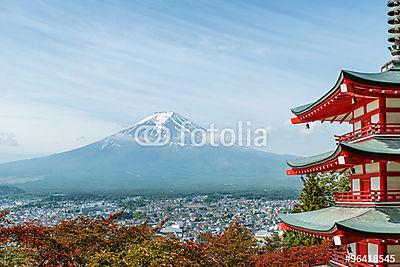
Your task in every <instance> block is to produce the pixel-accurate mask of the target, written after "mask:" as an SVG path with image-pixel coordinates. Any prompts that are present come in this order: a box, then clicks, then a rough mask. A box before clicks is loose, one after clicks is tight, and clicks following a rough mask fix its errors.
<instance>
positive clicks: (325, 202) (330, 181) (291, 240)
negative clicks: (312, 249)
mask: <svg viewBox="0 0 400 267" xmlns="http://www.w3.org/2000/svg"><path fill="white" fill-rule="evenodd" d="M301 179H302V181H303V189H302V192H301V193H300V196H299V203H298V204H297V205H295V206H294V208H293V212H306V211H313V210H319V209H322V208H326V207H329V206H332V205H334V204H335V197H334V192H338V191H349V190H350V180H349V174H348V173H344V174H342V175H339V174H330V173H318V174H309V175H306V177H305V178H304V177H302V178H301ZM321 241H322V240H321V239H320V238H317V237H313V236H306V235H304V234H302V233H297V232H293V231H287V232H285V233H284V235H283V238H282V239H281V240H280V242H279V246H280V247H293V246H310V245H317V244H320V243H321Z"/></svg>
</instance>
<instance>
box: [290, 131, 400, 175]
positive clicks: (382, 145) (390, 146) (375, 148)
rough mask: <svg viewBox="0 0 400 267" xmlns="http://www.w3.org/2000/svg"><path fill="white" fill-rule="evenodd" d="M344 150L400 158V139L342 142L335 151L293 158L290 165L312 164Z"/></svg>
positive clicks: (305, 165) (380, 138)
mask: <svg viewBox="0 0 400 267" xmlns="http://www.w3.org/2000/svg"><path fill="white" fill-rule="evenodd" d="M343 150H347V151H353V152H356V153H360V154H369V155H380V156H399V158H400V139H399V138H384V137H375V138H372V139H369V140H367V141H364V142H360V143H341V144H339V145H338V147H337V148H336V150H334V151H330V152H327V153H323V154H319V155H316V156H312V157H307V158H300V159H296V160H291V161H288V165H289V166H290V167H294V168H296V167H297V168H300V167H307V166H312V165H314V164H319V163H323V162H326V161H329V160H331V159H333V158H335V157H337V156H338V155H339V154H340V152H342V151H343Z"/></svg>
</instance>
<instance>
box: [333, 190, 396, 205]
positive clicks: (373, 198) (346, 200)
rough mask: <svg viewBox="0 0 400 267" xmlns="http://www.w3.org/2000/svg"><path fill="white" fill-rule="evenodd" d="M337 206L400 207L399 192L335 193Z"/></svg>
mask: <svg viewBox="0 0 400 267" xmlns="http://www.w3.org/2000/svg"><path fill="white" fill-rule="evenodd" d="M334 196H335V204H336V205H339V206H400V190H387V191H381V190H371V191H354V192H335V193H334Z"/></svg>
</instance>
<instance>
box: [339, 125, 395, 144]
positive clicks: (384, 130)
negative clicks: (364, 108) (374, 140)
mask: <svg viewBox="0 0 400 267" xmlns="http://www.w3.org/2000/svg"><path fill="white" fill-rule="evenodd" d="M376 135H400V123H396V124H379V123H374V124H370V125H367V126H365V127H363V128H361V129H358V130H355V131H352V132H350V133H346V134H344V135H335V139H336V143H349V142H354V141H357V140H360V139H366V138H369V137H373V136H376Z"/></svg>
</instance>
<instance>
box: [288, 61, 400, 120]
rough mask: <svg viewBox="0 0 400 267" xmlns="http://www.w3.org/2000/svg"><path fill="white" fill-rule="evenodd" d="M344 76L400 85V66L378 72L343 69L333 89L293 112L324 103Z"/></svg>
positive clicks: (301, 111)
mask: <svg viewBox="0 0 400 267" xmlns="http://www.w3.org/2000/svg"><path fill="white" fill-rule="evenodd" d="M344 78H349V79H351V80H354V81H358V82H362V83H367V84H375V85H382V86H398V87H400V68H399V67H396V68H393V69H392V70H389V71H385V72H378V73H361V72H355V71H348V70H342V72H341V73H340V76H339V79H338V80H337V82H336V84H335V86H334V87H333V88H332V89H331V90H329V91H328V92H327V93H326V94H325V95H324V96H322V97H321V98H320V99H318V100H317V101H315V102H312V103H309V104H307V105H302V106H299V107H296V108H293V109H292V112H293V114H295V115H300V114H302V113H305V112H307V111H309V110H311V109H312V108H313V107H315V106H317V105H318V104H320V103H322V102H323V101H324V100H326V99H327V98H329V97H330V96H331V95H332V94H333V93H334V92H336V90H337V89H338V88H339V86H340V85H341V84H342V82H343V79H344Z"/></svg>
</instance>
